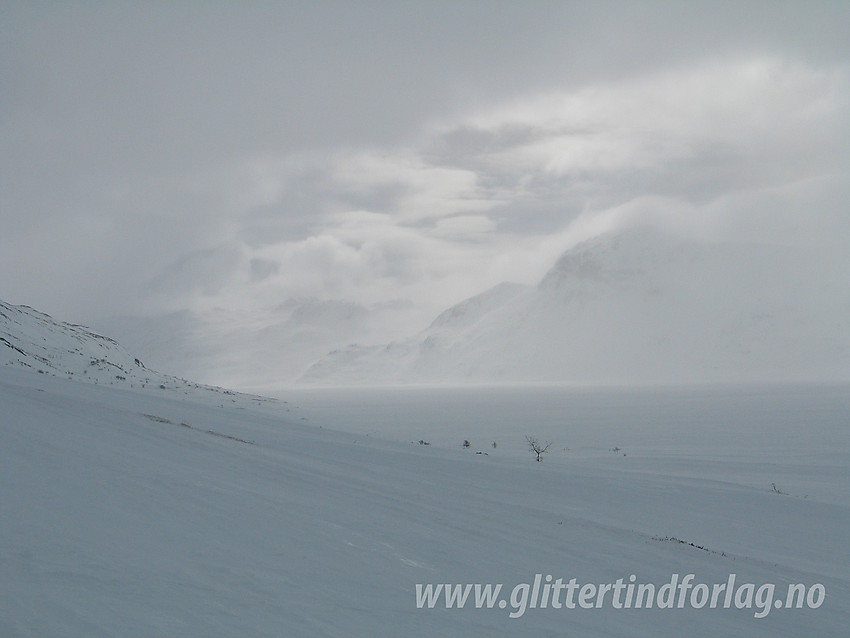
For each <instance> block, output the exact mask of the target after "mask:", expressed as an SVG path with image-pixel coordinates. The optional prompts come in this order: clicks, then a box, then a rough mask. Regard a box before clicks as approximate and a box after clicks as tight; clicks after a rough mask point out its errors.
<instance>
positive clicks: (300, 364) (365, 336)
mask: <svg viewBox="0 0 850 638" xmlns="http://www.w3.org/2000/svg"><path fill="white" fill-rule="evenodd" d="M405 312H406V309H405V308H404V307H401V308H399V307H396V306H393V305H392V304H388V305H387V306H385V307H377V308H375V307H366V306H364V305H363V304H359V303H356V302H353V301H346V300H338V299H318V298H316V297H296V298H289V299H286V300H285V301H283V302H282V303H279V304H275V305H273V306H270V307H269V308H266V309H264V310H258V309H253V310H252V312H251V313H247V312H245V311H244V310H242V309H240V308H239V307H237V306H234V307H231V308H214V309H211V310H208V311H205V312H198V311H187V310H185V311H180V312H175V313H171V314H167V315H156V316H149V317H138V316H136V317H126V316H125V317H113V318H109V319H100V320H98V321H97V327H98V329H99V330H103V331H104V332H107V333H109V334H111V335H114V336H115V337H116V338H118V339H119V340H120V341H121V343H123V344H125V345H126V346H127V347H129V348H130V349H132V350H133V351H134V352H143V353H145V354H144V358H145V360H150V362H151V364H152V365H154V366H155V367H159V368H162V369H167V370H171V371H175V372H177V373H178V374H180V375H182V376H186V377H189V378H192V379H196V380H201V381H204V382H207V383H220V384H224V385H231V386H236V385H238V386H239V387H243V388H244V387H250V388H253V389H257V390H258V391H262V389H263V388H264V387H267V386H272V387H274V388H277V387H279V386H281V385H285V384H288V383H292V382H294V381H295V380H296V379H298V378H299V377H300V376H301V375H302V374H303V373H304V371H305V370H307V369H308V368H309V367H310V366H311V365H312V364H313V363H315V362H316V361H317V360H319V359H320V358H321V357H323V356H324V355H325V354H327V353H328V352H329V351H331V350H333V349H336V348H340V347H344V346H346V345H348V344H351V343H363V342H370V341H372V340H374V341H375V342H379V341H380V340H381V339H386V336H383V335H386V326H387V325H389V324H394V323H401V324H402V325H405V324H404V322H403V321H400V320H399V316H401V317H402V318H403V317H404V315H405ZM403 334H404V333H400V334H399V335H397V336H402V335H403ZM379 335H382V336H380V337H379Z"/></svg>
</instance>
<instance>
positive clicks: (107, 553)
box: [0, 304, 850, 638]
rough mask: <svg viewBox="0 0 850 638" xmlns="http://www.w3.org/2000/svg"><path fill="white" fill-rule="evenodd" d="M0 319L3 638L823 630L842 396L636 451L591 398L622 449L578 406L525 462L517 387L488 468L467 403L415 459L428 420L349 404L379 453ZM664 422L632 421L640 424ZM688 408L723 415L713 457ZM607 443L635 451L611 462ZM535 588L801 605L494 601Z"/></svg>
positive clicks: (20, 316) (844, 462)
mask: <svg viewBox="0 0 850 638" xmlns="http://www.w3.org/2000/svg"><path fill="white" fill-rule="evenodd" d="M0 311H2V314H3V317H0V318H2V319H3V323H2V327H0V336H2V337H3V339H4V340H5V342H3V343H0V352H2V353H3V355H2V358H0V432H2V445H0V636H3V637H4V638H5V637H15V636H39V637H41V636H86V637H95V636H122V637H125V636H129V637H134V636H138V637H148V636H168V637H171V636H198V637H200V636H204V637H208V636H228V637H232V636H286V637H300V636H305V637H307V636H309V637H316V636H341V637H342V636H346V637H349V636H364V637H366V636H464V637H467V636H578V637H582V636H589V637H596V636H647V637H653V638H658V637H664V636H676V637H679V636H747V637H750V636H765V637H767V636H770V637H775V636H789V637H790V636H793V637H798V636H801V635H806V636H819V637H828V636H844V635H846V630H847V626H848V622H850V602H849V601H850V576H848V566H850V543H849V542H848V541H850V536H848V530H850V480H848V479H849V478H850V472H848V467H850V446H848V441H850V437H848V436H847V426H848V417H849V416H850V400H848V396H850V393H848V391H847V390H848V389H847V387H846V386H812V387H811V388H808V389H807V388H800V387H797V388H794V389H792V390H789V392H784V393H783V392H782V391H780V390H776V389H773V390H766V389H753V390H752V393H750V394H747V393H745V396H744V398H742V395H741V394H735V395H734V397H735V398H734V399H733V400H730V401H729V402H727V403H726V404H725V407H723V409H719V410H718V408H717V406H716V405H715V404H717V403H718V402H720V403H722V401H712V402H696V403H694V404H693V406H692V407H694V409H695V410H697V411H699V410H701V412H699V413H695V414H694V423H696V424H698V426H699V428H700V429H699V431H697V430H696V429H693V426H692V425H691V424H690V423H688V422H683V423H681V425H680V427H679V428H678V430H675V429H668V430H664V432H662V433H660V434H659V433H658V432H654V431H653V430H652V426H651V424H648V423H647V422H646V421H645V417H646V415H647V414H649V413H650V412H652V410H649V408H646V409H645V410H644V408H639V409H638V408H634V409H633V407H632V406H633V403H630V401H627V400H624V399H622V395H618V394H616V393H614V394H613V395H612V396H614V397H620V398H619V399H616V400H617V401H621V402H622V405H620V408H619V409H617V410H614V411H613V412H612V411H609V412H607V413H606V414H607V416H608V417H610V416H611V415H612V414H617V415H619V417H622V419H623V420H624V421H628V420H629V419H630V418H631V417H630V414H632V415H635V418H636V419H637V420H638V421H639V424H638V425H636V427H639V428H643V429H644V431H645V434H646V436H645V437H641V436H635V435H634V433H633V432H632V430H631V429H630V428H629V425H628V423H624V424H622V425H621V426H619V429H617V428H613V429H612V428H611V427H608V426H607V425H606V424H605V423H599V424H596V423H593V422H592V420H593V418H594V411H592V410H591V411H588V412H587V413H586V414H583V415H582V416H583V418H586V419H587V420H588V421H587V422H586V427H584V426H583V429H581V431H579V429H575V430H574V431H573V434H570V431H569V430H565V431H563V432H562V436H563V437H564V438H563V440H558V441H556V445H555V446H553V449H552V450H551V451H550V452H549V453H548V454H547V455H546V456H545V460H544V462H543V463H535V462H534V461H533V457H532V456H531V455H529V454H528V453H527V452H525V451H524V450H523V449H522V445H523V444H524V443H523V437H524V434H526V433H530V434H534V432H533V429H534V428H535V426H537V425H540V427H541V428H544V429H545V428H551V427H552V426H551V424H549V425H547V424H546V423H542V422H540V423H538V421H537V418H538V417H537V412H536V406H535V401H534V400H529V399H528V397H529V396H531V397H534V396H536V395H534V394H533V393H532V394H531V395H526V394H523V393H522V392H519V391H517V392H518V395H517V396H520V397H522V396H524V397H526V398H525V399H521V398H517V399H516V400H515V401H514V402H513V405H514V407H515V412H511V413H510V415H516V414H519V415H521V417H520V418H517V419H516V420H517V422H516V423H515V428H514V429H513V430H510V429H509V428H508V427H507V426H506V425H502V426H500V427H501V428H502V429H501V430H499V437H512V438H510V440H509V439H508V438H500V440H499V445H498V447H497V448H493V447H492V446H489V445H487V444H485V443H484V442H485V441H489V438H490V435H491V434H492V430H487V429H486V425H487V424H486V423H485V421H487V419H486V418H484V417H486V416H487V415H488V414H491V412H488V410H491V411H492V410H493V408H492V407H488V406H487V405H482V404H480V403H477V401H478V400H479V399H480V398H481V396H482V395H481V394H480V393H479V394H476V393H475V392H472V393H469V394H464V393H462V392H461V393H455V394H453V395H451V396H450V398H448V399H446V400H445V403H444V404H443V413H444V418H443V419H442V421H441V422H440V423H436V422H435V423H434V424H433V425H434V430H432V431H429V430H428V425H429V422H428V419H425V420H423V421H421V422H417V423H416V424H415V431H418V432H421V436H420V437H417V440H418V438H422V439H423V440H424V439H433V440H432V441H431V442H432V444H431V445H420V444H419V443H418V442H411V440H413V439H412V438H411V436H410V435H409V433H410V432H412V431H414V430H413V426H412V425H411V423H412V422H414V421H416V419H417V418H419V416H421V415H422V414H425V413H426V412H427V410H425V408H421V407H416V405H415V401H413V402H412V403H410V402H408V403H403V404H401V409H398V410H396V409H395V408H393V409H388V410H384V412H381V409H380V408H379V407H377V399H375V395H371V396H372V398H371V399H369V400H370V401H376V407H375V414H376V419H377V421H378V422H377V423H376V429H378V430H380V435H379V436H375V435H374V434H372V435H368V436H367V435H365V434H364V433H363V432H365V431H366V430H365V424H366V422H367V421H368V413H366V414H364V413H359V414H355V413H353V411H352V413H351V418H350V421H347V419H346V414H347V413H346V409H348V408H345V406H347V405H351V404H349V403H346V401H351V396H352V395H349V396H348V398H346V397H345V396H342V395H337V403H335V404H332V401H331V395H330V394H325V395H323V394H313V395H311V396H312V399H310V397H308V396H307V395H304V398H305V399H307V401H306V403H307V404H309V403H310V401H315V402H316V408H309V407H305V408H301V409H296V408H292V409H291V410H290V409H289V404H286V403H284V402H283V401H281V400H278V401H270V400H269V401H264V400H261V399H260V398H259V397H251V396H248V395H239V394H235V393H229V394H225V393H224V391H223V390H221V389H217V388H206V387H202V386H198V387H195V385H194V384H191V383H188V382H180V380H174V379H172V378H170V377H164V376H162V375H157V374H156V373H153V372H151V371H148V370H146V369H144V368H142V367H141V366H139V365H137V364H136V363H135V360H134V357H132V356H130V355H128V354H126V353H124V354H120V353H121V352H122V351H121V350H120V348H118V346H117V344H114V343H113V342H110V341H108V340H103V339H102V338H100V337H97V336H95V335H92V334H90V333H89V332H88V331H85V330H84V329H82V328H76V327H73V326H68V325H67V324H60V323H57V322H54V321H52V320H50V319H49V318H47V317H46V316H45V315H41V314H38V313H35V312H34V311H31V310H29V309H26V308H20V307H15V306H9V305H6V304H4V305H3V306H2V308H0ZM92 360H95V361H101V362H100V363H95V364H92V363H91V361H92ZM74 362H76V363H74ZM4 364H5V365H4ZM115 366H118V367H119V368H120V371H119V370H118V369H117V368H116V367H115ZM134 366H135V367H134ZM39 371H41V373H39ZM83 371H85V372H83ZM117 376H123V377H125V379H123V380H121V379H117V378H116V377H117ZM95 378H96V379H97V383H81V382H79V380H80V379H83V380H85V379H89V380H91V379H95ZM69 379H70V380H69ZM169 379H171V380H170V381H169ZM110 383H111V384H112V385H110ZM142 385H144V387H142ZM160 385H163V386H165V388H164V389H163V388H160V387H159V386H160ZM131 386H132V387H131ZM411 392H412V391H411ZM721 394H722V393H721ZM388 395H390V396H391V393H388ZM499 395H500V396H503V397H504V396H510V393H509V392H499ZM396 396H401V397H402V398H403V397H404V396H405V395H396ZM439 396H440V394H439V393H438V392H434V394H433V395H432V397H433V398H434V399H435V400H437V399H438V398H439ZM445 396H449V395H445ZM659 396H668V395H659ZM754 396H755V400H754V399H753V397H754ZM780 396H796V397H801V398H800V400H799V401H796V402H795V405H799V406H800V407H799V409H798V411H794V410H791V411H790V412H791V414H790V416H787V417H786V418H785V421H783V423H782V424H781V427H779V428H778V429H777V431H776V434H775V436H770V432H771V427H770V426H771V424H770V423H769V422H768V419H767V418H766V417H765V416H764V414H767V415H771V418H772V415H774V414H776V413H775V412H774V411H772V410H773V408H772V407H771V406H775V405H776V404H775V401H777V400H778V397H780ZM323 397H324V398H323ZM806 397H808V399H807V398H806ZM325 399H327V401H326V404H327V405H329V406H330V407H329V408H328V409H326V410H325V411H324V412H322V411H321V410H320V409H318V408H319V407H320V406H319V402H323V401H325ZM505 400H506V399H505ZM523 401H525V403H523ZM759 401H763V402H764V406H765V411H764V414H762V413H760V412H759V411H758V410H753V408H752V406H754V405H759ZM639 403H640V402H639V401H638V402H637V403H635V404H634V405H637V404H639ZM674 403H675V402H672V401H671V402H669V403H665V402H664V401H660V400H659V401H655V402H650V404H651V407H652V409H653V410H654V413H655V414H657V416H658V418H659V419H660V420H662V421H663V420H664V419H665V414H667V413H669V412H670V410H671V409H673V408H671V407H670V406H671V405H673V404H674ZM331 404H332V405H331ZM650 404H646V405H650ZM404 405H410V406H411V407H410V409H409V410H408V414H405V410H404ZM428 405H429V406H431V407H430V408H428V409H432V410H433V412H432V414H436V413H439V409H438V408H439V406H436V407H435V406H433V405H432V402H429V403H428ZM642 405H643V404H642ZM464 406H465V407H464ZM340 407H342V408H345V409H340V410H336V408H340ZM367 407H368V406H367ZM396 407H399V406H396ZM544 407H545V406H544ZM674 408H675V406H674ZM676 409H678V408H676ZM311 410H312V411H311ZM335 410H336V411H335ZM641 410H644V411H643V412H641ZM724 410H725V412H724ZM738 410H740V413H738ZM712 411H714V412H712ZM502 412H503V413H505V410H502ZM787 412H788V410H784V411H783V413H787ZM388 414H395V415H396V416H395V417H394V418H396V419H397V421H398V424H399V427H398V429H397V430H396V432H397V433H401V434H398V435H396V436H393V430H392V429H391V428H389V427H388V426H387V425H386V424H385V423H384V421H387V420H389V419H388V417H387V415H388ZM707 414H726V415H727V416H729V418H730V419H731V421H730V422H727V423H724V424H723V427H718V429H717V435H716V437H717V438H712V436H711V435H710V434H707V433H706V432H705V431H704V429H703V426H704V423H705V420H706V418H707V417H706V415H707ZM417 415H419V416H417ZM468 415H473V416H468ZM543 416H544V417H545V416H546V415H543ZM565 416H566V415H565ZM780 416H781V415H780ZM452 417H456V418H454V419H453V420H452ZM511 418H514V416H512V417H511ZM547 418H548V417H547ZM735 419H737V420H735ZM794 419H801V420H802V419H805V422H800V423H798V424H797V427H796V428H794V427H792V426H793V421H794ZM779 420H780V421H781V420H782V419H781V418H780V419H779ZM450 421H451V422H452V423H453V425H454V427H453V429H452V430H451V432H452V433H454V434H455V435H456V436H455V439H456V440H451V439H452V437H453V436H454V435H452V434H450V432H449V430H448V429H447V426H446V425H445V424H446V423H447V422H450ZM319 425H322V426H325V427H319ZM597 425H598V426H599V430H598V432H599V433H601V434H600V435H599V436H597V435H595V434H594V428H595V427H596V426H597ZM571 427H576V428H577V427H578V426H571ZM334 428H335V429H334ZM405 428H407V429H405ZM345 430H348V431H345ZM630 432H631V434H629V433H630ZM432 434H433V435H434V436H433V437H432V436H431V435H432ZM766 434H767V435H766ZM615 436H617V437H620V436H622V437H623V438H624V440H626V439H627V440H629V441H635V442H636V441H641V440H643V441H645V444H643V445H637V444H635V445H634V446H633V448H632V447H627V446H623V448H622V449H616V447H615V444H617V443H618V441H619V440H620V439H617V440H610V439H613V438H614V437H615ZM630 437H631V438H630ZM463 438H469V439H471V440H472V441H473V443H474V444H473V446H471V447H470V449H463V448H462V447H461V446H460V445H459V443H460V441H461V440H462V439H463ZM514 439H515V440H514ZM570 439H572V440H570ZM603 439H604V440H606V441H607V440H610V443H609V445H610V448H611V449H608V448H607V447H602V446H601V441H602V440H603ZM668 439H669V440H668ZM665 441H666V443H665ZM620 445H622V443H621V444H620ZM627 445H628V444H627ZM565 447H569V450H565V449H564V448H565ZM479 451H480V452H487V454H486V455H485V454H483V453H482V454H476V452H479ZM771 483H773V484H774V486H771ZM536 574H542V577H543V578H545V577H546V576H547V575H551V576H552V578H553V579H558V578H561V579H563V581H564V582H565V583H566V582H567V581H569V580H570V579H571V578H576V579H577V581H578V582H579V583H595V584H596V585H599V584H604V583H614V582H616V581H617V580H618V579H623V580H624V581H625V582H628V581H629V578H630V576H631V575H635V576H636V581H637V582H640V583H654V584H655V585H656V587H660V586H662V585H664V584H665V583H669V582H670V581H671V576H672V575H673V574H678V575H679V576H680V577H683V576H685V575H687V574H694V576H695V580H694V582H695V583H706V584H708V585H709V586H711V585H712V584H715V583H727V582H728V579H729V575H730V574H735V575H736V582H737V583H738V584H742V583H753V584H754V588H755V589H758V588H759V587H760V586H761V585H763V584H767V583H772V584H774V585H775V588H776V594H775V600H776V602H780V601H782V602H784V600H785V590H786V589H787V586H788V585H789V584H794V583H798V584H804V585H805V587H806V588H811V587H813V586H815V585H822V587H823V591H824V592H825V597H824V598H823V600H822V602H821V603H820V604H819V605H817V606H816V607H809V606H807V605H803V607H802V608H799V609H797V608H793V609H786V608H779V607H775V606H773V605H770V606H769V607H768V608H767V609H766V610H763V611H766V612H767V613H766V614H763V615H764V617H762V618H757V617H756V612H757V611H758V610H757V609H756V608H755V607H754V606H753V605H752V604H751V605H750V607H748V608H747V607H745V608H741V609H738V608H736V606H735V605H734V604H733V605H732V607H731V608H729V609H724V608H716V609H709V608H702V609H696V608H693V607H691V606H690V605H686V606H685V607H684V608H682V609H679V608H673V609H666V608H664V609H659V608H657V607H653V608H652V609H634V608H632V609H616V608H614V607H613V606H612V605H611V604H610V602H609V601H610V596H609V598H608V599H607V601H606V603H605V604H603V606H602V607H600V608H596V607H593V608H590V609H583V608H575V609H566V608H560V609H553V608H552V607H551V606H549V607H547V608H545V609H541V608H539V606H538V608H528V609H526V610H524V613H523V614H522V615H521V617H518V618H511V617H510V616H511V612H512V611H516V609H515V607H514V606H513V605H512V604H511V601H510V592H511V590H512V589H513V588H514V587H515V586H516V585H518V584H521V583H531V582H532V581H533V580H534V578H535V575H536ZM429 583H430V584H439V583H443V584H452V585H454V584H466V583H482V584H483V583H493V584H496V583H502V584H504V591H503V594H502V598H503V599H505V600H506V604H505V607H503V608H502V607H499V606H498V605H495V606H494V608H492V609H475V608H474V606H473V605H472V604H471V603H467V605H466V606H465V607H464V608H462V609H457V608H452V609H447V608H446V605H445V603H444V602H443V601H442V600H440V601H439V602H438V604H436V605H435V606H434V608H433V609H428V608H418V607H417V604H416V603H417V601H416V589H417V587H416V586H417V584H420V585H422V584H429Z"/></svg>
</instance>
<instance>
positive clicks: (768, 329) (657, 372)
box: [301, 227, 850, 385]
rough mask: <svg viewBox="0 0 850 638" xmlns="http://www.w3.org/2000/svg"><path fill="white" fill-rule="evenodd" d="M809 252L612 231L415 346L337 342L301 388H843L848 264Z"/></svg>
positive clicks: (446, 322) (444, 317) (460, 312)
mask: <svg viewBox="0 0 850 638" xmlns="http://www.w3.org/2000/svg"><path fill="white" fill-rule="evenodd" d="M813 255H814V251H812V250H808V249H799V248H791V247H787V246H775V245H768V244H754V243H740V244H736V243H730V242H725V243H720V242H708V241H696V240H688V239H685V238H683V237H674V236H670V235H668V234H665V233H664V232H662V231H660V230H656V229H653V228H650V227H636V228H631V229H628V230H623V231H619V232H615V233H610V234H604V235H601V236H599V237H596V238H594V239H591V240H588V241H585V242H582V243H580V244H578V245H576V246H574V247H573V248H571V249H569V250H567V251H566V252H565V253H564V254H563V255H562V256H561V258H560V259H559V260H558V262H557V263H556V264H555V265H554V266H553V267H552V268H551V269H550V270H549V272H548V273H547V274H546V275H545V276H544V277H543V278H542V279H541V280H540V282H539V283H538V284H537V285H536V286H520V285H515V284H501V285H499V286H496V287H494V288H493V289H491V290H489V291H487V292H485V293H482V294H480V295H478V296H476V297H473V298H471V299H468V300H466V301H464V302H462V303H460V304H458V305H456V306H454V307H453V308H450V309H449V310H447V311H445V312H443V313H442V314H441V315H440V316H439V317H437V319H436V320H435V321H434V322H433V323H432V324H431V325H430V326H429V327H428V328H426V329H425V330H423V331H422V332H420V333H419V334H417V335H414V336H412V337H410V338H407V339H402V340H397V341H393V342H391V343H389V344H386V345H380V346H358V345H354V346H345V347H343V348H338V349H337V350H336V351H334V352H332V353H330V354H328V355H327V356H325V357H323V358H322V359H320V360H319V361H317V362H316V363H315V364H314V365H313V366H311V367H310V368H309V369H308V370H307V371H306V373H305V374H304V375H303V377H302V378H301V381H302V382H306V383H308V384H316V385H371V384H380V383H384V384H387V383H390V384H397V383H446V382H452V383H488V382H489V383H493V382H498V383H571V384H583V385H592V384H627V385H628V384H646V383H654V384H663V383H716V382H730V381H733V382H752V381H762V382H801V381H802V382H808V381H825V380H830V381H838V380H842V381H847V380H850V330H848V326H847V324H846V320H845V319H844V318H845V317H847V316H848V315H850V288H848V286H847V285H846V278H845V276H844V273H843V272H842V269H841V268H840V267H839V265H837V264H832V263H827V264H825V265H824V264H821V266H820V267H818V266H816V265H815V264H818V263H820V262H819V261H818V260H817V259H813ZM824 259H825V258H824ZM827 261H828V260H827Z"/></svg>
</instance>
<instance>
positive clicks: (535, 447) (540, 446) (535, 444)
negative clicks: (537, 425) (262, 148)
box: [525, 434, 552, 463]
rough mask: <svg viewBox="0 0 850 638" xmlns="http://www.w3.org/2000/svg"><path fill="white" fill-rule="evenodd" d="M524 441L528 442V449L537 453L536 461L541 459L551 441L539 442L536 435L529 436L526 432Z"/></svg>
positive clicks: (550, 445)
mask: <svg viewBox="0 0 850 638" xmlns="http://www.w3.org/2000/svg"><path fill="white" fill-rule="evenodd" d="M525 441H526V442H527V443H528V449H529V450H530V451H532V452H534V453H535V454H536V455H537V462H538V463H540V462H541V461H542V460H543V459H542V456H543V455H544V454H546V452H548V451H549V448H550V447H552V443H550V442H549V441H546V442H545V443H541V442H540V441H539V440H538V439H537V437H535V436H530V435H528V434H526V435H525Z"/></svg>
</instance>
